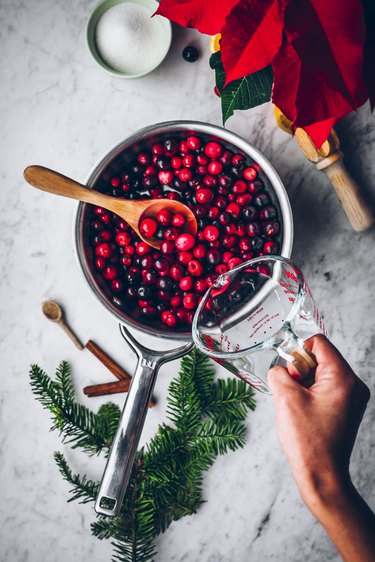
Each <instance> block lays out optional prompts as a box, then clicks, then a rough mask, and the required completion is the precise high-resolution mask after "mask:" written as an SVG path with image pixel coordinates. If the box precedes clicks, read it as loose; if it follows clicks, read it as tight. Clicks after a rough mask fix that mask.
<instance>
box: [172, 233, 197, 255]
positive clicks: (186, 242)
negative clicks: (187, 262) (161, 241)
mask: <svg viewBox="0 0 375 562" xmlns="http://www.w3.org/2000/svg"><path fill="white" fill-rule="evenodd" d="M194 244H195V238H194V236H193V235H192V234H190V233H188V232H184V233H183V234H180V236H178V238H177V240H176V242H175V245H176V248H177V250H182V251H186V250H190V249H191V248H192V247H193V246H194Z"/></svg>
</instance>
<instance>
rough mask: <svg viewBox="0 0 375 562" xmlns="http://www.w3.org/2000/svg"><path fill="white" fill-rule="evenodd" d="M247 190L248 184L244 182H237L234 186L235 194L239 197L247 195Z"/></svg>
mask: <svg viewBox="0 0 375 562" xmlns="http://www.w3.org/2000/svg"><path fill="white" fill-rule="evenodd" d="M246 190H247V183H246V182H245V181H243V180H237V181H236V183H235V184H234V186H233V193H236V194H237V195H241V193H245V191H246Z"/></svg>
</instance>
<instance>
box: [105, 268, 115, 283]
mask: <svg viewBox="0 0 375 562" xmlns="http://www.w3.org/2000/svg"><path fill="white" fill-rule="evenodd" d="M103 277H105V279H108V280H109V281H111V280H112V279H115V278H116V277H117V269H116V267H115V266H114V265H108V266H107V267H106V268H105V269H104V271H103Z"/></svg>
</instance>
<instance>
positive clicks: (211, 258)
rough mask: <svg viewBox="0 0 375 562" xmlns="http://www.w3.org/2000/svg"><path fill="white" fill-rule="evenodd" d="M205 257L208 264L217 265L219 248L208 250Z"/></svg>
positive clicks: (219, 256)
mask: <svg viewBox="0 0 375 562" xmlns="http://www.w3.org/2000/svg"><path fill="white" fill-rule="evenodd" d="M206 259H207V262H208V263H209V264H210V265H217V264H218V263H220V259H221V255H220V252H219V250H216V249H214V250H208V252H207V255H206Z"/></svg>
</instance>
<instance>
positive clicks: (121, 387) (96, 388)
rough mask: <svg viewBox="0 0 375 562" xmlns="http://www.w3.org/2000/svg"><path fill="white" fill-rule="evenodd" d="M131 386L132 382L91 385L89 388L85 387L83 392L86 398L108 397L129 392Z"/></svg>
mask: <svg viewBox="0 0 375 562" xmlns="http://www.w3.org/2000/svg"><path fill="white" fill-rule="evenodd" d="M129 386H130V381H114V382H105V383H102V384H91V385H89V386H85V387H84V389H83V392H84V394H86V396H88V397H89V398H92V397H94V396H106V395H107V394H117V393H119V392H128V390H129Z"/></svg>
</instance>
